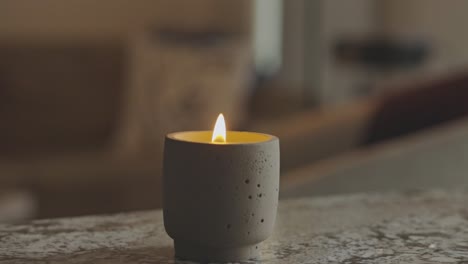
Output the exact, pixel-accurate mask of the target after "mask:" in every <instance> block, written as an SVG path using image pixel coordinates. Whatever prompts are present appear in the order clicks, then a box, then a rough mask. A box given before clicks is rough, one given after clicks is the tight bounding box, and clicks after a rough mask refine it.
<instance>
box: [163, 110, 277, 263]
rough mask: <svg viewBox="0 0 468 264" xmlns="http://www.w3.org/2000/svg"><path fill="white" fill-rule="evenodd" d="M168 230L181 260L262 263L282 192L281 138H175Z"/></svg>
mask: <svg viewBox="0 0 468 264" xmlns="http://www.w3.org/2000/svg"><path fill="white" fill-rule="evenodd" d="M163 167H164V176H163V181H164V184H163V186H164V188H163V214H164V226H165V228H166V231H167V233H168V234H169V236H170V237H172V238H173V239H174V247H175V253H176V257H178V258H180V259H187V260H195V261H217V262H232V261H242V260H248V259H257V258H258V257H259V248H258V247H259V245H258V244H259V243H260V242H262V241H263V240H265V239H266V238H267V237H268V236H269V235H270V234H271V232H272V231H273V227H274V223H275V218H276V210H277V204H278V191H279V140H278V138H276V137H275V136H271V135H267V134H262V133H254V132H240V131H226V127H225V122H224V117H223V116H222V115H220V116H219V117H218V120H217V122H216V124H215V126H214V129H213V131H187V132H176V133H171V134H168V135H167V136H166V140H165V146H164V166H163Z"/></svg>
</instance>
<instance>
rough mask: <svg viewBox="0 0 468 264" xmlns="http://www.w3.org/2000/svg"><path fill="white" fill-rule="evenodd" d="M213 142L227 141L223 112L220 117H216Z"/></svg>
mask: <svg viewBox="0 0 468 264" xmlns="http://www.w3.org/2000/svg"><path fill="white" fill-rule="evenodd" d="M211 142H219V143H226V123H225V122H224V116H223V114H219V116H218V119H216V124H215V126H214V129H213V136H212V137H211Z"/></svg>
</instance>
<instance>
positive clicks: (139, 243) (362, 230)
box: [0, 191, 468, 264]
mask: <svg viewBox="0 0 468 264" xmlns="http://www.w3.org/2000/svg"><path fill="white" fill-rule="evenodd" d="M173 255H174V250H173V247H172V240H171V239H170V238H169V237H168V236H167V235H166V233H165V231H164V227H163V222H162V213H161V211H152V212H137V213H129V214H120V215H112V216H89V217H79V218H68V219H52V220H40V221H34V222H31V223H27V224H20V225H0V263H95V264H108V263H138V264H142V263H187V262H180V261H177V260H175V259H174V257H173ZM261 263H349V264H353V263H384V264H385V263H457V264H462V263H468V191H409V192H404V193H389V194H358V195H346V196H332V197H323V198H305V199H299V200H286V201H282V202H281V203H280V209H279V214H278V220H277V225H276V231H275V234H274V235H273V236H272V237H271V238H270V239H268V240H267V241H265V242H264V243H263V244H262V257H261Z"/></svg>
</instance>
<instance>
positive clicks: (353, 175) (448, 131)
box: [281, 118, 468, 198]
mask: <svg viewBox="0 0 468 264" xmlns="http://www.w3.org/2000/svg"><path fill="white" fill-rule="evenodd" d="M466 153H468V119H467V118H464V119H461V120H457V121H454V122H451V123H447V124H445V125H442V126H438V127H435V128H433V129H430V130H424V131H422V132H419V133H416V134H413V135H411V136H407V137H402V138H399V139H396V140H393V141H389V142H384V143H381V144H376V145H373V146H370V147H366V148H359V149H355V150H353V151H349V152H346V153H343V154H341V155H337V156H335V157H333V158H328V159H323V160H321V161H318V162H315V163H313V164H310V165H307V166H303V167H301V168H298V169H295V170H292V171H289V172H288V173H285V174H283V175H282V178H281V180H282V182H281V188H282V192H281V196H282V197H283V198H291V197H300V196H311V195H329V194H336V193H351V192H363V191H388V190H404V189H408V188H440V187H446V188H453V187H460V186H468V179H467V177H466V175H467V173H468V163H467V162H466V158H467V156H466Z"/></svg>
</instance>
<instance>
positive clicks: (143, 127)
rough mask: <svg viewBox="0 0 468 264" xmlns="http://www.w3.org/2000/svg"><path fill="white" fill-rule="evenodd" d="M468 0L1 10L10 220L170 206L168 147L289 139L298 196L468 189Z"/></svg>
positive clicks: (73, 3)
mask: <svg viewBox="0 0 468 264" xmlns="http://www.w3.org/2000/svg"><path fill="white" fill-rule="evenodd" d="M467 9H468V1H464V0H452V1H439V0H409V1H408V0H353V1H339V0H315V1H307V0H287V1H286V0H236V1H232V0H199V1H191V0H172V1H170V0H166V1H163V0H152V1H150V0H141V1H130V0H112V1H111V0H100V1H94V0H66V1H64V0H42V1H33V0H2V1H0V120H1V126H0V222H14V221H22V220H25V219H32V218H45V217H47V218H49V217H64V216H77V215H84V214H105V213H115V212H123V211H131V210H145V209H153V208H159V207H160V206H161V160H162V154H161V153H162V147H163V139H164V135H165V134H166V133H168V132H173V131H181V130H209V129H212V127H213V125H214V121H215V119H216V117H217V115H218V113H220V112H223V113H224V114H225V116H226V120H227V125H228V129H230V130H250V131H258V132H265V133H269V134H274V135H276V136H278V137H279V138H280V140H281V175H282V176H281V192H280V196H281V198H282V199H285V198H293V197H300V196H313V195H330V194H338V193H351V192H364V191H387V190H411V189H419V188H450V187H455V186H463V185H467V183H468V178H467V175H468V162H466V160H465V157H466V158H468V118H467V117H466V115H467V114H468V69H467V68H466V66H467V64H468V48H467V47H468V35H467V34H465V33H466V29H465V28H464V27H465V25H467V24H468V16H466V12H465V11H466V10H467Z"/></svg>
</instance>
